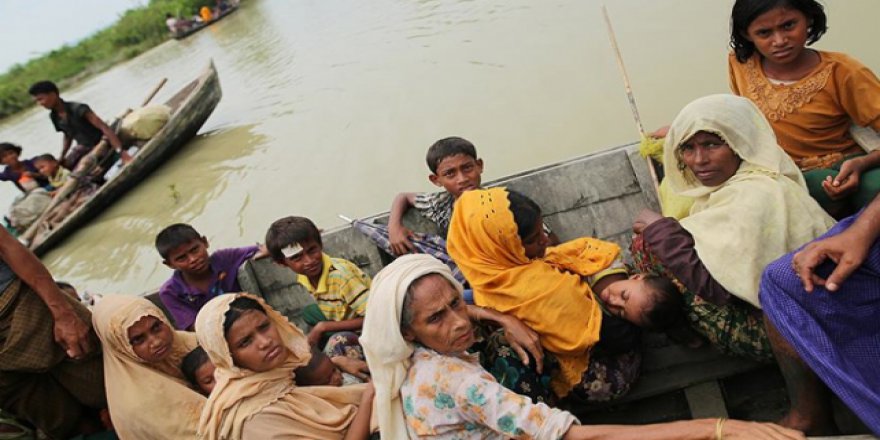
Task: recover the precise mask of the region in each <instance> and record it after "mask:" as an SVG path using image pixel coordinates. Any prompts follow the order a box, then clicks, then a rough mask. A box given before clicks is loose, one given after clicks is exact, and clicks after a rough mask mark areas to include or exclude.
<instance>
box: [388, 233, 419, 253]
mask: <svg viewBox="0 0 880 440" xmlns="http://www.w3.org/2000/svg"><path fill="white" fill-rule="evenodd" d="M412 235H413V232H412V231H410V230H409V229H407V227H406V226H403V225H388V240H389V241H391V251H392V252H394V255H398V256H400V255H403V254H408V253H410V252H413V251H415V250H416V249H415V247H414V246H413V244H412V242H410V241H409V238H410V237H412Z"/></svg>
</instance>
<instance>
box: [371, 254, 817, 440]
mask: <svg viewBox="0 0 880 440" xmlns="http://www.w3.org/2000/svg"><path fill="white" fill-rule="evenodd" d="M461 291H462V288H461V285H460V284H459V283H458V282H457V281H456V280H455V278H454V277H453V276H452V272H451V271H450V270H449V268H448V267H447V266H446V265H444V264H443V263H441V262H440V261H439V260H437V259H436V258H434V257H432V256H430V255H425V254H412V255H405V256H403V257H400V258H398V259H397V260H395V261H394V262H393V263H391V264H390V265H388V266H387V267H385V268H384V269H382V271H381V272H379V273H378V274H377V275H376V277H375V278H374V279H373V287H372V291H371V293H370V298H369V300H368V304H367V314H366V318H365V320H364V332H363V335H362V337H361V344H362V345H363V347H364V353H365V354H366V356H367V363H368V364H369V365H370V372H371V374H372V377H373V384H374V386H375V388H376V396H375V400H374V407H375V412H376V416H377V418H378V422H379V432H380V433H381V435H382V437H383V438H392V439H395V440H406V439H415V438H422V437H430V438H435V439H453V438H454V439H505V438H534V439H559V438H564V439H586V438H603V439H608V440H615V439H624V438H627V439H629V438H651V439H657V440H665V439H670V440H671V439H680V438H685V437H687V438H695V439H713V438H719V436H725V437H726V438H749V439H803V438H804V437H803V436H802V435H801V434H800V433H798V432H796V431H791V430H787V429H784V428H781V427H779V426H776V425H772V424H759V423H747V422H739V421H735V420H730V421H727V422H726V423H725V422H724V421H723V420H721V419H718V420H714V419H704V420H689V421H683V422H674V423H668V424H659V425H646V426H636V427H634V426H608V425H604V426H578V422H577V419H576V418H575V417H574V416H573V415H571V414H570V413H568V412H565V411H561V410H558V409H553V408H550V407H549V406H547V405H545V404H543V403H537V404H535V403H532V401H531V400H529V399H528V398H527V397H524V396H520V395H518V394H515V393H514V392H512V391H510V390H508V389H506V388H504V387H503V386H501V385H500V384H499V383H498V382H496V381H495V379H494V378H493V377H492V375H491V374H489V373H488V372H487V371H486V370H484V369H483V368H482V367H481V366H480V364H479V362H477V360H476V359H474V358H473V356H472V355H469V354H467V353H466V352H465V350H466V349H467V348H468V347H469V346H470V345H471V344H473V342H474V335H473V330H474V328H473V324H472V322H471V316H470V313H469V310H468V308H467V306H466V305H465V303H464V299H463V298H462V296H461Z"/></svg>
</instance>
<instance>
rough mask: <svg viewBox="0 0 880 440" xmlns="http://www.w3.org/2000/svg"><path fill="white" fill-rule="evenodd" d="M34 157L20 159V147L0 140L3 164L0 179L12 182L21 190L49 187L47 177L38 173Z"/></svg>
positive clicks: (0, 154)
mask: <svg viewBox="0 0 880 440" xmlns="http://www.w3.org/2000/svg"><path fill="white" fill-rule="evenodd" d="M35 161H36V158H33V159H25V160H21V147H19V146H18V145H15V144H11V143H9V142H0V163H2V164H3V165H4V167H3V171H0V181H7V182H12V183H14V184H15V186H16V187H17V188H18V189H19V190H20V191H21V192H24V193H26V192H28V191H30V190H32V189H35V188H41V187H42V188H46V189H48V188H49V187H50V185H49V179H47V178H46V177H45V176H43V175H42V174H40V170H39V169H37V165H36V163H35Z"/></svg>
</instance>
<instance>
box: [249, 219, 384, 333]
mask: <svg viewBox="0 0 880 440" xmlns="http://www.w3.org/2000/svg"><path fill="white" fill-rule="evenodd" d="M266 249H267V251H268V253H269V255H271V256H272V259H273V260H275V262H276V263H278V264H281V265H283V266H287V267H288V268H289V269H291V270H292V271H294V272H296V273H297V274H298V276H297V281H298V282H299V283H300V284H302V285H303V286H304V287H305V288H306V290H308V291H309V293H311V294H312V296H314V297H315V301H316V302H317V303H318V307H319V308H320V311H321V312H322V314H323V317H318V318H317V319H314V318H313V319H311V322H309V324H311V325H313V327H312V330H311V331H309V335H308V338H309V343H310V344H311V345H312V346H313V347H315V346H317V345H318V344H319V343H320V342H321V340H322V337H323V335H324V333H337V332H343V331H360V329H361V327H363V324H364V313H365V312H366V310H367V298H368V296H369V292H370V277H368V276H367V275H366V274H364V273H363V272H362V271H361V270H360V268H358V267H357V266H356V265H355V264H354V263H352V262H350V261H348V260H344V259H342V258H333V257H330V256H329V255H327V254H325V253H324V246H323V243H322V242H321V232H320V231H319V230H318V227H317V226H315V224H314V223H312V221H311V220H309V219H307V218H305V217H294V216H291V217H284V218H282V219H280V220H276V221H275V222H274V223H272V225H271V226H270V227H269V231H268V232H266ZM322 318H323V319H326V320H321V319H322ZM309 320H310V319H309V318H308V317H307V321H309ZM321 348H323V347H321Z"/></svg>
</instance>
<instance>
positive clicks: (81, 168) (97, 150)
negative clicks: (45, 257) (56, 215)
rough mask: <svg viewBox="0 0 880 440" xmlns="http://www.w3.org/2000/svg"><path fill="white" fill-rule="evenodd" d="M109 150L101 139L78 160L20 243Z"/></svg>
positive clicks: (30, 237) (158, 86)
mask: <svg viewBox="0 0 880 440" xmlns="http://www.w3.org/2000/svg"><path fill="white" fill-rule="evenodd" d="M166 82H168V78H162V80H161V81H159V83H158V84H156V86H155V87H153V88H152V89H150V94H149V95H147V97H146V99H144V101H143V103H142V104H141V107H143V106H145V105H147V104H149V103H150V101H152V100H153V98H154V97H155V96H156V94H157V93H159V90H160V89H161V88H162V86H164V85H165V83H166ZM131 112H132V109H130V108H129V109H126V110H125V111H124V112H122V113H121V114H120V115H119V116H117V117H115V118H113V120H112V121H111V122H110V124H108V126H109V127H111V129H112V128H113V126H114V125H116V124H117V122H118V121H120V120H122V118H124V117H126V116H128V114H129V113H131ZM109 148H110V142H108V141H107V139H102V140H101V142H98V145H95V147H94V148H92V151H90V152H89V153H88V154H86V155H85V156H83V158H82V159H80V161H79V163H77V165H76V169H74V170H73V171H72V172H71V173H70V178H69V179H67V181H66V182H65V183H64V185H63V186H62V187H61V188H59V189H58V191H57V192H56V193H55V196H54V197H52V201H51V202H50V203H49V206H48V207H47V208H46V209H45V210H44V211H43V213H42V214H40V217H38V218H37V220H36V221H34V223H32V224H31V226H30V227H29V228H28V229H27V230H26V231H25V232H24V234H22V235H21V236H20V237H19V240H20V241H22V242H23V243H27V244H28V245H29V246H30V244H31V242H32V241H33V239H34V237H35V236H36V235H37V232H38V231H39V229H40V225H41V224H43V222H45V221H46V219H47V218H48V217H49V215H50V214H51V213H52V211H53V210H54V209H55V208H56V207H58V205H60V204H61V202H63V201H64V200H66V199H67V198H68V197H70V196H71V195H72V194H73V193H74V192H75V191H76V190H77V189H78V188H79V187H80V181H81V179H87V178H88V176H89V175H90V174H91V172H92V171H93V170H94V169H95V167H97V165H98V162H99V161H100V159H99V158H103V157H104V155H106V154H107V153H108V151H107V150H109Z"/></svg>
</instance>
